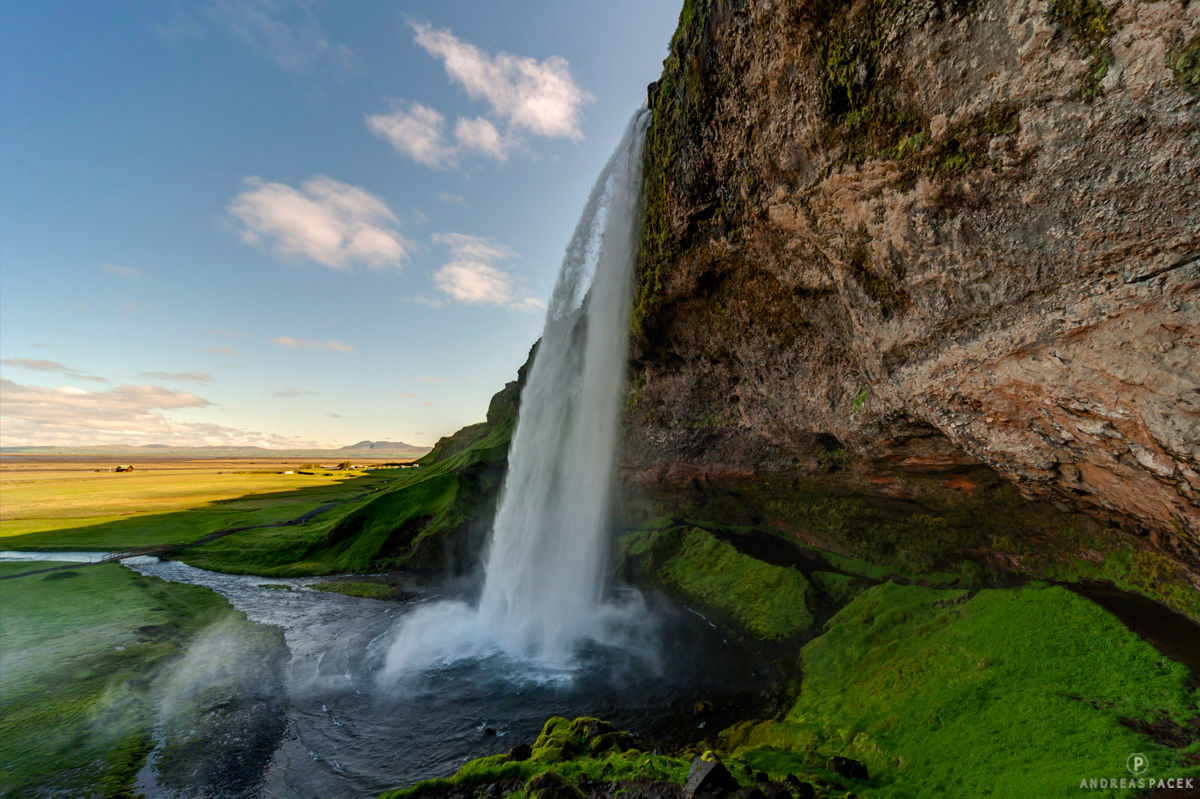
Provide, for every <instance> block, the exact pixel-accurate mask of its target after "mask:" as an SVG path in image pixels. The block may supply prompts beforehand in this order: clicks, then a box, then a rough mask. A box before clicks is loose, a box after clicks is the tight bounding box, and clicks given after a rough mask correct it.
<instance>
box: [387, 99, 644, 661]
mask: <svg viewBox="0 0 1200 799" xmlns="http://www.w3.org/2000/svg"><path fill="white" fill-rule="evenodd" d="M649 123H650V112H649V111H648V110H646V109H642V110H640V111H639V112H638V113H637V114H635V115H634V117H633V119H631V120H630V122H629V125H628V126H627V128H626V130H625V134H624V136H623V138H622V140H621V143H620V145H618V147H617V149H616V152H614V153H613V155H612V157H611V158H610V159H609V161H608V164H606V165H605V167H604V170H603V171H602V172H601V173H600V177H599V179H598V180H597V181H596V185H595V186H594V188H593V189H592V193H591V196H590V197H589V198H588V202H587V205H586V206H585V208H584V211H583V215H582V217H581V218H580V220H579V224H578V225H577V227H576V229H575V233H574V236H573V237H572V239H571V243H570V245H569V246H568V247H567V252H566V255H565V256H564V258H563V263H562V267H561V269H560V270H559V274H558V281H557V283H556V285H555V287H554V292H553V294H552V296H551V300H550V307H549V310H548V312H547V314H546V326H545V330H544V332H543V334H542V341H541V344H540V346H539V348H538V351H537V355H536V356H535V358H534V361H533V366H532V368H531V370H530V374H529V378H528V382H527V383H526V386H525V389H524V392H523V393H522V395H521V406H520V408H521V410H520V420H519V422H518V424H517V429H516V431H515V432H514V434H513V442H512V447H511V449H510V451H509V471H508V479H507V482H506V483H505V486H504V489H503V492H502V494H501V499H500V506H499V510H498V511H497V513H496V520H495V524H494V526H493V532H492V542H491V548H490V551H489V553H488V556H487V561H486V568H485V578H484V586H483V593H482V596H481V598H480V601H479V605H478V607H477V608H470V607H468V606H467V605H465V604H464V603H461V602H443V603H439V604H438V605H435V606H431V607H427V608H423V609H422V611H420V612H414V613H413V614H410V615H409V616H408V617H407V618H406V619H405V621H404V622H403V627H402V629H401V630H400V632H399V634H398V636H397V639H396V642H395V643H394V644H393V646H392V648H391V651H390V652H389V656H388V660H387V664H386V666H385V669H384V672H383V676H384V677H394V676H396V675H397V674H398V673H400V672H403V671H406V670H408V669H410V668H413V667H421V666H425V665H428V664H430V663H433V662H448V661H452V660H456V659H459V658H462V657H471V656H480V655H484V654H489V653H494V652H496V651H499V652H502V653H504V654H507V655H511V656H517V657H522V658H532V659H534V660H537V661H541V662H543V663H563V662H564V661H565V660H566V659H568V658H569V657H570V655H571V653H572V651H573V650H574V648H575V646H576V645H577V643H578V642H580V641H581V640H584V639H594V640H602V639H604V638H606V637H607V634H608V633H611V631H612V628H613V625H614V623H615V622H616V621H617V619H618V618H619V617H620V616H621V615H622V612H623V610H626V609H627V608H620V607H618V606H617V605H615V604H612V603H605V602H604V601H603V592H604V574H605V571H606V559H605V550H606V543H607V541H606V538H607V536H606V533H607V523H608V504H609V497H610V493H611V484H612V476H613V471H614V466H615V460H616V454H617V445H618V435H617V434H618V425H619V412H620V403H621V389H622V385H623V378H624V372H625V359H626V351H627V346H628V328H629V306H630V294H631V278H632V272H633V262H634V255H635V251H636V246H637V234H638V221H639V218H640V216H639V212H640V204H639V197H640V191H641V172H642V169H641V167H642V148H643V143H644V141H645V134H646V129H647V127H648V126H649Z"/></svg>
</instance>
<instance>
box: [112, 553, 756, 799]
mask: <svg viewBox="0 0 1200 799" xmlns="http://www.w3.org/2000/svg"><path fill="white" fill-rule="evenodd" d="M125 563H126V564H127V565H128V566H129V567H130V568H132V569H134V570H136V571H138V572H140V573H142V574H146V575H152V576H155V577H160V578H162V579H164V580H169V581H174V582H185V583H192V584H195V585H201V586H205V587H207V588H210V589H212V590H214V591H216V592H218V593H220V594H222V595H223V596H225V597H226V598H227V599H228V600H229V601H230V603H231V604H232V605H233V606H234V607H235V608H237V609H238V610H241V611H243V612H245V613H246V615H247V616H248V617H249V619H250V620H252V621H255V622H259V623H261V624H266V625H271V626H273V627H276V628H278V629H280V630H282V632H283V635H284V638H285V640H286V644H287V655H286V657H285V658H284V661H285V662H284V664H283V665H282V669H281V672H282V677H281V679H275V678H272V677H271V673H270V671H271V670H270V669H265V670H264V674H263V677H262V678H261V680H260V683H261V684H260V685H259V686H258V687H257V688H256V690H259V689H263V690H265V687H264V686H265V685H266V684H269V683H271V681H272V679H275V682H276V683H277V687H276V688H275V689H274V690H277V691H279V692H281V693H282V695H283V696H282V697H281V699H282V701H274V702H272V701H266V702H259V703H258V707H259V709H258V711H257V712H258V713H259V714H260V718H259V719H258V721H256V722H255V723H254V724H253V727H254V729H249V730H247V729H244V727H245V726H246V725H243V729H240V730H238V731H237V732H236V733H228V734H227V735H226V736H225V737H227V738H229V737H232V738H233V739H234V742H235V745H236V746H240V747H242V748H243V749H245V750H246V751H248V752H251V751H254V752H265V751H272V750H271V747H272V746H273V754H272V755H271V756H270V757H269V758H263V760H264V761H265V762H260V763H242V761H243V760H250V759H252V758H242V757H235V758H233V759H232V760H231V759H230V758H228V757H226V758H225V760H223V761H221V762H222V763H225V762H226V761H230V762H236V763H238V764H240V765H237V766H236V768H244V769H246V773H244V774H237V775H232V776H231V775H225V776H226V777H229V778H228V779H223V780H221V779H218V780H216V781H215V782H213V783H212V784H198V785H193V786H190V787H189V789H187V790H185V791H179V790H170V789H167V788H165V787H163V786H161V785H160V784H159V782H158V780H157V778H156V774H155V762H156V755H155V753H152V755H151V757H150V759H149V761H148V762H149V765H148V766H147V767H146V768H145V769H143V773H142V774H141V775H140V776H139V784H138V790H139V791H142V792H144V793H145V794H146V796H147V799H156V797H160V798H162V799H208V798H209V797H218V796H220V797H222V799H237V798H238V797H246V798H247V799H249V798H250V797H254V798H255V799H258V798H260V797H261V798H263V799H265V798H266V797H274V796H288V797H299V798H300V799H316V798H317V797H341V798H342V799H352V798H353V799H357V798H358V797H373V796H376V795H378V794H379V793H381V792H383V791H385V790H388V789H391V788H396V787H401V786H405V785H410V784H412V783H414V782H417V781H418V780H421V779H424V778H428V777H434V776H448V775H450V774H452V773H454V772H455V771H456V770H457V769H458V768H459V766H461V765H462V763H463V762H464V761H466V760H468V759H471V758H476V757H483V756H486V755H491V754H497V753H500V752H505V751H507V750H508V749H510V748H511V747H512V746H514V745H516V744H519V743H524V742H532V741H533V740H534V738H536V737H537V734H538V732H539V731H540V729H541V727H542V725H543V724H544V722H545V720H546V719H547V718H549V717H551V716H556V715H557V716H564V717H567V718H574V717H577V716H597V717H600V718H604V719H607V720H609V721H611V722H613V723H615V724H617V725H618V726H619V727H620V728H623V729H626V730H629V731H631V732H633V733H634V734H636V735H639V736H642V737H644V738H646V739H648V740H650V741H656V740H662V741H664V742H666V741H669V742H675V743H678V742H682V741H683V740H686V739H688V738H699V737H701V736H703V735H704V733H705V727H704V725H705V724H707V725H708V727H709V728H716V729H720V728H721V727H722V726H724V724H727V723H729V722H730V721H732V720H734V719H735V718H736V717H739V716H740V713H739V711H740V712H741V713H744V712H746V711H747V709H752V708H753V707H754V706H755V705H756V704H757V703H759V702H761V701H762V692H763V689H762V687H761V685H760V681H759V680H758V679H756V675H755V674H754V673H753V672H752V671H751V666H750V665H749V664H750V662H751V659H750V658H749V657H747V656H746V655H745V653H744V652H742V651H740V650H739V649H738V648H737V647H736V646H734V645H733V643H732V642H730V641H726V640H725V639H723V638H722V637H721V636H720V635H719V634H718V633H717V632H716V629H715V628H714V627H713V626H712V625H710V624H709V623H708V622H707V621H706V620H705V619H703V617H701V616H699V615H698V614H695V613H694V612H686V611H684V610H681V609H678V608H676V607H673V606H671V605H669V604H668V603H666V602H665V601H663V600H653V601H652V602H651V607H652V613H653V616H654V617H655V620H656V621H655V622H654V625H655V626H654V633H655V637H656V644H655V645H654V648H653V650H647V651H642V652H638V651H636V650H627V649H618V648H609V647H601V646H598V645H585V646H584V647H583V648H582V649H581V650H580V652H579V654H578V657H577V658H576V660H575V662H574V663H573V664H572V665H571V667H570V668H558V669H555V668H550V667H545V666H537V665H534V664H530V663H528V662H522V661H519V660H513V659H510V658H508V657H506V656H503V655H498V654H497V655H491V656H485V657H482V658H479V659H468V660H459V661H456V662H452V663H448V664H444V665H441V666H436V667H431V668H425V669H422V670H421V671H419V672H418V673H415V674H413V675H410V676H409V677H407V678H406V679H404V680H402V681H401V682H399V683H395V684H386V685H381V684H380V683H379V682H378V681H377V675H378V671H379V669H380V668H381V667H382V664H383V660H384V656H385V653H386V650H387V648H388V646H389V645H390V644H391V642H392V640H393V634H394V631H395V627H396V621H397V619H399V618H401V617H403V616H404V615H405V614H407V613H410V612H411V611H412V610H414V609H415V608H417V607H420V606H422V605H424V604H426V603H429V602H431V601H432V600H435V599H442V598H450V597H451V596H453V592H451V591H448V590H447V589H446V588H445V587H443V586H432V585H425V586H420V585H414V586H413V587H412V588H413V591H412V598H411V599H410V600H408V601H404V602H400V601H378V600H372V599H358V598H354V597H348V596H342V595H339V594H333V593H328V592H322V591H315V590H312V589H309V588H305V587H304V585H305V584H306V583H311V582H313V580H312V578H306V579H275V578H263V577H254V576H240V575H228V574H218V573H214V572H208V571H204V570H202V569H197V568H193V567H191V566H187V565H186V564H183V563H180V562H178V561H160V560H158V559H157V558H149V557H147V558H131V559H129V560H127V561H125ZM266 584H275V585H277V586H279V585H286V586H288V587H289V588H290V590H280V589H279V588H274V589H272V588H264V587H263V586H264V585H266ZM190 656H191V655H190V653H189V655H188V657H190ZM251 667H253V666H251ZM276 699H280V697H276ZM698 702H705V703H712V707H713V710H712V711H708V712H706V713H705V714H704V715H701V716H696V714H695V708H696V705H697V703H698ZM280 716H282V718H280ZM255 735H259V736H263V737H264V740H262V741H247V740H244V739H245V738H246V737H247V736H250V737H253V736H255ZM157 737H158V739H159V740H160V743H161V738H162V735H161V732H160V733H159V735H158V736H157ZM266 739H273V740H266ZM227 743H228V742H224V743H223V742H221V741H213V742H210V743H209V744H208V746H211V747H213V748H212V752H211V756H212V758H213V762H214V764H216V762H217V761H218V760H220V758H219V757H218V755H219V754H220V753H219V751H218V750H219V749H220V747H222V746H225V745H226V744H227ZM160 748H161V747H160ZM196 748H197V749H203V748H204V747H203V746H200V747H196ZM206 756H208V754H206V753H205V752H200V753H199V757H201V758H202V759H203V758H204V757H206ZM222 767H223V768H228V766H227V765H223V766H222ZM208 771H211V769H209V770H208ZM197 773H205V769H203V768H201V769H198V771H197ZM234 777H236V779H234ZM231 786H232V787H231ZM237 786H241V787H237ZM235 790H236V791H240V792H238V793H236V796H235V795H234V791H235Z"/></svg>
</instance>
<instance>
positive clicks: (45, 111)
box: [0, 0, 679, 446]
mask: <svg viewBox="0 0 1200 799" xmlns="http://www.w3.org/2000/svg"><path fill="white" fill-rule="evenodd" d="M0 8H2V11H0V378H2V379H3V381H4V382H3V385H2V387H0V401H2V403H3V404H2V406H0V443H3V444H4V445H6V446H18V445H28V444H32V445H82V444H105V443H133V444H146V443H165V444H177V445H199V444H258V445H265V446H295V445H299V444H315V445H322V446H329V445H337V446H340V445H344V444H349V443H353V442H354V441H358V440H360V439H365V438H370V439H376V440H382V439H388V440H403V441H407V442H410V443H416V444H432V443H434V442H435V441H436V440H437V438H438V437H440V436H442V435H446V434H449V433H451V432H453V431H454V430H456V429H457V428H459V427H461V426H462V425H464V424H470V423H473V422H476V421H479V420H481V419H482V418H483V416H484V414H485V412H486V408H487V402H488V399H489V398H490V397H491V395H492V394H493V393H494V392H495V391H496V390H498V389H499V388H500V387H501V386H502V385H503V384H504V383H505V382H507V381H508V380H511V379H513V377H514V376H515V373H516V369H517V367H518V366H519V365H520V364H521V363H522V362H523V361H524V359H525V356H526V354H527V352H528V349H529V347H530V345H531V344H532V343H533V342H534V340H535V339H536V338H537V336H538V334H539V332H540V330H541V325H542V319H543V309H544V303H545V299H546V298H547V297H548V295H549V292H550V289H551V287H552V284H553V280H554V276H555V274H556V272H557V269H558V265H559V262H560V260H561V257H562V252H563V249H564V247H565V246H566V243H567V241H568V239H569V238H570V235H571V232H572V230H573V228H574V225H575V222H576V220H577V217H578V215H579V213H580V211H581V209H582V208H583V204H584V202H585V200H586V197H587V193H588V190H589V189H590V188H591V183H592V181H593V180H594V178H595V176H596V175H597V174H598V173H599V171H600V169H601V167H602V166H603V164H604V162H605V160H606V159H607V157H608V155H609V153H610V152H611V150H612V149H613V147H615V146H616V143H617V141H618V139H619V137H620V134H621V131H622V130H623V128H624V126H625V123H626V122H627V120H628V118H629V117H630V115H631V114H632V113H633V112H634V110H635V109H636V108H637V107H638V105H639V104H640V103H641V101H642V98H643V97H644V94H645V87H646V84H647V83H649V82H651V81H653V80H655V79H657V77H658V76H659V73H660V72H661V68H662V59H663V58H664V57H665V56H666V53H667V45H668V42H669V40H670V36H671V33H672V31H673V30H674V27H675V22H676V20H677V17H678V13H679V6H678V4H677V3H676V2H652V3H645V2H639V3H634V2H627V1H626V0H617V1H616V2H607V3H570V2H568V3H563V2H561V1H559V2H554V1H553V0H547V1H546V2H542V1H541V0H537V1H536V2H535V1H529V2H520V3H512V2H510V3H502V4H501V3H478V2H473V3H466V2H452V1H447V0H442V2H436V3H435V2H375V1H374V0H358V1H357V2H354V3H337V4H335V3H331V2H324V3H322V2H315V1H313V2H310V1H308V0H201V2H190V3H185V2H170V1H169V0H168V1H167V2H157V3H133V2H107V3H94V2H75V3H67V2H40V3H23V4H17V3H8V2H6V3H4V4H3V6H0Z"/></svg>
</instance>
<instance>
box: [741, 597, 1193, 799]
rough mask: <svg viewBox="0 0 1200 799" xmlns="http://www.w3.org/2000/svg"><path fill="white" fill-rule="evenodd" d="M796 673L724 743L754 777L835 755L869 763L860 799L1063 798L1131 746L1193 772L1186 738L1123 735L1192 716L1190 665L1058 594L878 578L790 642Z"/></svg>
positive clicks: (1119, 760)
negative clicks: (1177, 742)
mask: <svg viewBox="0 0 1200 799" xmlns="http://www.w3.org/2000/svg"><path fill="white" fill-rule="evenodd" d="M800 669H801V672H802V675H803V676H802V684H801V690H800V696H799V699H798V700H797V701H796V703H795V705H794V707H793V708H792V709H791V710H790V712H788V713H787V715H786V717H785V718H784V719H783V720H782V721H771V722H765V723H762V724H757V725H755V724H747V725H741V726H739V727H737V728H734V729H733V730H730V731H728V732H727V733H726V735H725V740H724V743H725V746H726V747H727V748H728V749H730V750H732V751H735V752H736V753H737V754H738V755H739V756H740V757H741V758H743V759H744V760H746V761H747V762H749V763H750V764H751V765H753V766H754V767H755V768H760V769H763V770H765V771H767V772H768V773H775V774H778V773H780V772H781V771H782V772H785V773H786V771H787V770H790V769H795V768H801V767H803V766H804V765H805V764H811V763H813V762H814V761H821V760H823V759H824V758H827V757H828V756H831V755H844V756H848V757H853V758H855V759H858V760H861V761H862V762H865V763H867V764H868V766H869V767H870V770H871V774H872V778H873V779H872V784H873V785H875V786H877V787H876V788H875V789H874V790H873V791H871V792H870V793H865V794H864V795H869V796H878V797H917V796H995V797H1029V796H1041V797H1055V796H1073V795H1075V794H1076V792H1077V791H1078V788H1079V783H1080V780H1081V779H1083V778H1090V777H1111V776H1113V775H1118V774H1119V775H1120V776H1126V775H1125V774H1124V763H1125V760H1126V758H1127V757H1128V756H1129V755H1130V754H1131V753H1134V752H1143V753H1146V754H1147V755H1149V757H1150V761H1151V763H1152V764H1153V765H1154V769H1153V771H1152V773H1151V774H1149V775H1147V776H1151V777H1164V778H1165V777H1171V776H1188V775H1190V776H1200V766H1197V765H1196V764H1195V756H1196V755H1197V754H1200V740H1197V737H1196V736H1192V740H1191V742H1190V743H1188V744H1187V745H1186V746H1183V747H1181V748H1172V747H1169V746H1167V745H1165V744H1163V743H1158V742H1156V741H1153V740H1151V739H1149V738H1147V737H1146V736H1144V735H1141V734H1139V733H1138V732H1135V731H1134V730H1133V729H1131V726H1130V725H1133V724H1135V722H1139V721H1140V722H1149V723H1156V724H1158V725H1161V726H1163V727H1171V728H1176V727H1177V728H1180V729H1186V728H1187V726H1188V725H1189V724H1190V722H1191V720H1192V719H1194V718H1197V717H1198V716H1200V707H1198V705H1197V702H1198V700H1200V694H1198V693H1197V692H1196V691H1195V690H1194V689H1189V688H1188V678H1189V673H1188V670H1187V669H1186V668H1185V667H1184V666H1182V665H1180V664H1178V663H1175V662H1173V661H1171V660H1169V659H1167V658H1165V657H1164V656H1163V655H1161V654H1160V653H1158V652H1157V651H1156V650H1155V649H1153V648H1152V647H1151V646H1150V645H1149V644H1147V643H1145V642H1143V641H1142V640H1141V639H1139V638H1138V637H1137V636H1136V635H1134V634H1133V633H1131V632H1130V631H1129V630H1128V629H1126V628H1125V627H1124V626H1123V625H1122V624H1121V623H1120V622H1118V621H1117V620H1116V619H1115V618H1113V617H1112V616H1111V615H1109V614H1108V613H1107V612H1105V611H1104V610H1102V609H1101V608H1099V607H1098V606H1096V605H1094V604H1092V603H1091V602H1089V601H1087V600H1085V599H1082V598H1080V597H1078V596H1076V595H1074V594H1072V593H1071V592H1069V591H1067V590H1066V589H1063V588H1057V587H1046V586H1038V585H1034V586H1027V587H1024V588H1019V589H1009V590H984V591H980V592H979V593H978V594H975V595H974V596H972V595H971V594H969V593H967V592H963V591H938V590H934V589H929V588H922V587H917V586H901V585H896V584H892V583H885V584H882V585H879V586H876V587H875V588H872V589H870V590H869V591H866V592H865V593H863V594H862V595H861V596H859V597H858V598H857V599H855V600H854V601H853V602H851V603H850V604H849V605H848V606H847V607H845V608H844V609H843V610H842V611H841V612H840V613H838V614H837V615H836V616H835V617H834V618H833V619H832V620H831V621H830V622H829V624H828V626H827V632H826V633H825V634H824V635H822V636H821V637H820V638H817V639H816V640H814V641H812V642H811V643H809V644H808V645H806V646H805V647H804V650H803V654H802V658H801V664H800ZM1189 761H1190V762H1189ZM856 790H857V788H856ZM1090 795H1101V796H1123V795H1132V792H1130V793H1129V794H1126V793H1123V792H1121V791H1110V792H1109V793H1104V792H1103V791H1100V792H1092V794H1090Z"/></svg>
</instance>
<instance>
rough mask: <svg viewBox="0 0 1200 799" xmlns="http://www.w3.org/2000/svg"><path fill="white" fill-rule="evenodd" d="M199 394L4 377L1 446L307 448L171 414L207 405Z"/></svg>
mask: <svg viewBox="0 0 1200 799" xmlns="http://www.w3.org/2000/svg"><path fill="white" fill-rule="evenodd" d="M211 406H212V403H211V402H209V401H208V400H206V399H203V398H201V397H197V396H196V395H194V394H188V393H186V392H182V391H170V390H168V389H165V388H161V387H159V386H149V385H147V386H128V385H123V386H117V387H116V388H110V389H107V390H105V391H86V390H84V389H80V388H73V387H62V388H43V387H41V386H26V385H21V384H18V383H14V382H13V381H11V380H0V444H3V445H4V446H12V447H17V446H69V445H74V446H87V445H97V444H133V445H139V444H175V445H178V446H204V445H221V444H226V445H255V446H268V447H269V446H276V447H284V446H292V447H295V446H303V445H306V444H307V443H308V442H303V441H300V440H298V439H294V438H289V437H284V436H279V435H276V434H272V433H260V432H254V431H248V430H237V429H234V428H229V427H224V426H222V425H217V424H210V423H191V422H179V421H176V420H174V419H170V418H168V417H167V416H166V412H172V411H181V410H187V409H193V408H208V407H211Z"/></svg>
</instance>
